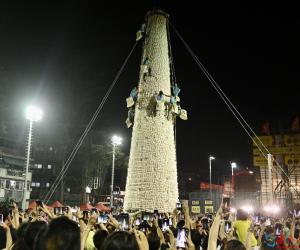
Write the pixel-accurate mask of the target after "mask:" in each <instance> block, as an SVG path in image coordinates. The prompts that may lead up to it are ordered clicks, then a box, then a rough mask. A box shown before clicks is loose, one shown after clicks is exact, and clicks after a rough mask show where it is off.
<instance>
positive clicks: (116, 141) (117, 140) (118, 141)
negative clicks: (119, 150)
mask: <svg viewBox="0 0 300 250" xmlns="http://www.w3.org/2000/svg"><path fill="white" fill-rule="evenodd" d="M111 141H112V143H113V145H115V146H119V145H121V144H122V138H121V137H119V136H117V135H114V136H113V137H112V138H111Z"/></svg>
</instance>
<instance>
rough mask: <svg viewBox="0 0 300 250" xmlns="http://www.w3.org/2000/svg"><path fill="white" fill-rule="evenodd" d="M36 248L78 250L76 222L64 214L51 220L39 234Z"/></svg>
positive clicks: (78, 234)
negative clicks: (46, 227)
mask: <svg viewBox="0 0 300 250" xmlns="http://www.w3.org/2000/svg"><path fill="white" fill-rule="evenodd" d="M36 249H43V250H79V249H80V231H79V227H78V225H77V223H76V222H74V221H72V220H69V219H68V218H67V217H65V216H61V217H58V218H56V219H54V220H52V221H51V222H50V223H49V226H48V229H47V230H46V231H45V232H44V233H43V234H42V235H41V236H40V239H39V243H38V244H37V247H36Z"/></svg>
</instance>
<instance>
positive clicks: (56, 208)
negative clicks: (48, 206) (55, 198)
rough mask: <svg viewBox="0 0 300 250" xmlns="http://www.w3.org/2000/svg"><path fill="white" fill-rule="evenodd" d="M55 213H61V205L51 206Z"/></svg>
mask: <svg viewBox="0 0 300 250" xmlns="http://www.w3.org/2000/svg"><path fill="white" fill-rule="evenodd" d="M53 211H54V214H55V215H62V208H61V207H55V208H53Z"/></svg>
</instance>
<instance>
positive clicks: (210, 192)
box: [209, 157, 212, 201]
mask: <svg viewBox="0 0 300 250" xmlns="http://www.w3.org/2000/svg"><path fill="white" fill-rule="evenodd" d="M211 159H212V158H211V157H209V195H210V200H211V201H212V191H211Z"/></svg>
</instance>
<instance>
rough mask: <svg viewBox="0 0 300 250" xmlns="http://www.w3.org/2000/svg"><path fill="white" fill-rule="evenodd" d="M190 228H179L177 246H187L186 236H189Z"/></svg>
mask: <svg viewBox="0 0 300 250" xmlns="http://www.w3.org/2000/svg"><path fill="white" fill-rule="evenodd" d="M188 235H189V230H188V229H187V228H178V231H177V237H176V247H179V248H185V247H186V246H185V242H186V239H185V237H188Z"/></svg>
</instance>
